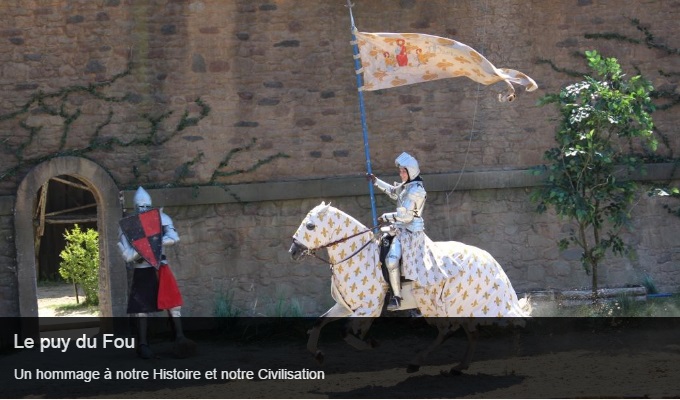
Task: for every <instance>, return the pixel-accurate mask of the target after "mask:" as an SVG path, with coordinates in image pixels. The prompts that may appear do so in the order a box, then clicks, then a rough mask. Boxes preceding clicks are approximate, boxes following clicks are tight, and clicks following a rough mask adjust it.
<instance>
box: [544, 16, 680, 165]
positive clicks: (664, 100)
mask: <svg viewBox="0 0 680 400" xmlns="http://www.w3.org/2000/svg"><path fill="white" fill-rule="evenodd" d="M629 21H630V23H631V24H632V25H633V26H635V28H636V29H637V31H638V32H640V33H641V35H642V37H641V38H635V37H630V36H626V35H622V34H620V33H617V32H599V33H585V34H584V35H583V36H584V37H585V38H586V39H593V40H615V41H619V42H623V43H625V44H627V45H640V46H646V47H647V48H649V49H656V50H659V51H663V52H665V53H666V54H668V55H672V56H680V49H677V48H673V47H669V46H668V45H666V44H665V43H664V40H658V39H657V38H656V37H655V36H654V35H653V34H652V32H651V30H650V28H648V27H647V26H645V25H644V24H642V23H641V22H640V20H638V19H636V18H631V19H629ZM572 55H573V56H575V57H580V58H583V59H585V54H583V53H581V52H574V53H573V54H572ZM536 63H537V64H546V65H549V66H550V67H551V68H552V69H553V70H554V71H556V72H559V73H563V74H565V75H567V76H570V77H577V78H581V77H583V76H584V75H586V73H585V72H580V71H576V70H572V69H568V68H563V67H560V66H558V65H555V63H554V62H553V61H551V60H547V59H538V60H536ZM637 72H638V74H640V71H639V70H638V71H637ZM658 73H659V75H661V76H664V77H667V78H668V77H674V76H680V71H666V70H663V69H659V70H658ZM650 96H651V97H652V98H653V99H656V100H657V102H656V104H655V108H656V110H657V111H665V110H669V109H671V108H673V107H676V106H677V105H678V104H680V93H678V92H676V91H675V88H671V89H668V88H655V89H654V90H653V91H652V92H651V93H650ZM654 130H655V133H656V135H657V136H658V137H659V139H660V142H661V143H662V144H664V146H666V148H668V151H669V152H670V157H669V158H665V159H663V160H660V159H659V160H650V161H657V162H658V161H669V160H674V157H673V149H671V148H670V141H669V139H668V136H667V135H666V134H665V133H664V132H661V131H660V130H659V129H658V128H656V127H655V129H654Z"/></svg>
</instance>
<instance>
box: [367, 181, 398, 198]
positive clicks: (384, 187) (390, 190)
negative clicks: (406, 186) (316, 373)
mask: <svg viewBox="0 0 680 400" xmlns="http://www.w3.org/2000/svg"><path fill="white" fill-rule="evenodd" d="M373 185H375V187H377V188H378V189H380V190H381V191H382V192H383V193H385V194H386V195H388V196H390V198H391V199H392V200H397V199H398V198H399V194H398V193H397V188H399V186H392V185H390V184H389V183H387V182H385V181H383V180H381V179H378V178H375V182H374V183H373Z"/></svg>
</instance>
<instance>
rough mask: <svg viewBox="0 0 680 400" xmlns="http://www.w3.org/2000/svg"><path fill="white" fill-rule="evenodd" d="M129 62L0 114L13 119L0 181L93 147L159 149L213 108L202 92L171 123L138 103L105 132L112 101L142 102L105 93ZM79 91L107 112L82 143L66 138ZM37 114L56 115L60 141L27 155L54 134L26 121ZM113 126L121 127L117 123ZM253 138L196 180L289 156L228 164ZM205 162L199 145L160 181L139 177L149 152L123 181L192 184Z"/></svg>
mask: <svg viewBox="0 0 680 400" xmlns="http://www.w3.org/2000/svg"><path fill="white" fill-rule="evenodd" d="M133 68H134V64H133V63H132V62H128V63H127V65H126V68H125V70H124V71H122V72H120V73H118V74H115V75H113V76H112V77H111V78H110V79H108V80H105V81H101V82H95V83H90V84H86V85H82V84H76V85H71V86H66V87H63V88H60V89H58V90H55V91H51V92H46V91H42V90H38V91H36V92H34V93H33V94H31V96H30V97H29V99H28V100H27V101H26V102H25V103H23V104H22V105H20V106H18V107H17V109H16V110H13V111H10V112H8V113H5V114H0V123H6V124H7V123H9V124H13V125H12V127H11V128H10V129H11V130H12V131H14V132H11V133H10V131H9V130H8V129H5V128H0V129H2V130H3V131H5V132H3V133H4V135H3V136H4V138H3V139H1V140H0V151H1V152H2V153H4V154H5V155H6V156H5V157H3V158H4V159H5V160H4V162H3V167H2V169H0V181H4V180H8V179H10V178H11V177H14V176H16V175H17V174H18V173H20V172H21V171H24V170H25V169H27V168H30V167H33V166H35V165H37V164H40V163H42V162H44V161H47V160H49V159H51V158H54V157H60V156H78V157H85V158H95V157H96V156H95V155H94V154H93V152H95V151H104V152H112V151H115V150H116V149H120V148H130V147H140V148H147V149H149V151H153V149H159V148H160V147H161V146H163V145H165V144H166V143H167V142H169V141H170V140H172V139H174V138H175V137H177V136H178V135H179V134H181V133H184V132H185V131H186V130H188V129H191V128H192V127H195V126H198V125H199V124H200V123H201V121H202V120H203V119H205V118H207V117H208V116H209V115H210V112H211V108H210V106H209V105H208V103H207V102H205V101H204V100H203V99H202V98H201V97H197V98H196V99H195V100H194V101H193V103H192V105H193V106H194V107H195V108H196V110H194V111H190V110H189V106H187V108H186V109H185V110H183V113H182V114H181V116H180V117H179V119H178V121H177V123H176V125H171V126H168V123H169V121H170V120H169V119H170V117H171V116H172V115H173V114H174V113H175V111H173V110H163V111H142V110H141V109H143V108H144V107H139V108H140V111H135V112H134V115H133V118H126V119H125V122H124V124H123V129H124V130H125V131H126V132H122V133H117V134H116V135H114V136H104V135H103V132H105V129H106V128H107V127H109V126H110V125H111V124H112V123H113V122H114V120H115V119H116V118H115V117H116V114H117V112H116V111H114V105H119V106H120V105H124V103H126V102H127V103H130V104H138V103H139V102H140V100H139V95H136V94H133V93H125V94H123V95H110V94H107V90H106V89H107V88H110V87H111V86H112V85H114V84H115V83H116V82H118V81H120V80H122V79H124V78H125V77H128V76H130V75H131V73H132V71H133ZM76 96H80V97H79V99H80V102H79V101H73V99H74V98H76ZM82 97H89V98H91V99H96V100H99V101H102V102H103V104H104V106H106V105H107V104H108V108H109V109H108V112H106V113H105V114H104V117H103V120H102V121H100V122H98V123H95V124H93V125H92V127H91V128H90V129H92V131H91V133H90V134H89V135H88V139H87V141H86V143H82V140H75V141H79V142H80V144H79V145H77V146H76V145H73V144H71V145H69V141H74V140H73V139H71V137H72V136H73V135H74V132H73V127H74V124H75V123H76V122H78V121H79V120H81V121H82V117H83V116H84V115H86V114H87V113H86V112H84V111H83V110H82V109H81V107H80V106H78V104H82ZM35 114H39V115H48V116H51V117H56V118H55V119H58V120H59V121H60V131H59V132H57V135H58V144H57V145H56V147H55V149H54V150H52V151H46V153H47V154H38V155H36V154H32V155H28V148H29V146H35V145H37V143H39V142H38V140H39V139H40V138H42V137H43V136H45V138H47V137H46V135H48V134H49V135H53V134H54V133H53V132H51V133H46V130H45V129H44V126H33V125H31V124H29V123H28V122H27V121H28V119H29V118H30V117H31V116H32V115H35ZM90 116H91V115H90ZM119 124H120V122H119ZM116 128H117V129H119V128H118V126H117V127H116ZM86 129H87V128H86ZM0 132H2V131H0ZM80 134H81V135H82V132H80ZM41 135H42V136H41ZM130 137H132V138H130ZM55 139H56V137H55ZM255 142H256V139H252V142H251V143H250V144H249V145H246V146H244V147H236V148H232V149H230V150H227V152H226V155H225V156H224V158H223V159H222V161H221V162H220V163H219V165H218V166H217V167H216V168H215V170H214V172H213V173H212V175H211V178H210V181H209V182H199V183H198V184H205V183H208V184H219V183H218V182H217V179H218V178H224V177H230V176H234V175H238V174H245V173H249V172H253V171H255V170H257V169H259V168H260V167H262V166H263V165H265V164H267V163H270V162H272V161H274V160H275V159H277V158H285V157H288V156H287V155H285V154H283V153H277V154H274V155H271V156H269V157H266V158H264V159H262V160H258V161H256V162H254V163H253V165H252V166H250V167H248V168H242V169H229V165H228V164H229V161H230V160H231V158H232V157H233V156H234V155H235V154H236V153H239V152H243V151H248V150H251V149H252V147H253V145H254V144H255ZM7 156H9V157H12V158H13V159H14V160H15V162H14V163H13V165H11V163H8V162H7V161H8V160H9V159H10V158H9V157H7ZM204 162H206V160H205V156H204V153H203V152H202V151H198V152H197V154H196V155H194V156H193V157H192V159H191V160H189V161H186V162H184V163H182V164H180V165H178V166H177V167H176V168H175V176H174V180H173V181H171V182H163V183H154V182H141V180H142V179H143V178H144V177H145V175H146V171H147V170H149V169H150V168H151V164H152V156H151V155H150V154H149V153H148V152H147V153H144V154H143V155H142V156H140V158H139V161H138V162H137V163H135V164H134V165H131V166H130V168H131V173H132V180H131V181H130V182H127V183H122V184H121V186H123V187H124V188H127V189H130V188H134V187H136V186H137V185H138V184H141V183H143V184H144V185H145V186H147V187H150V188H153V187H178V186H186V185H188V186H196V185H197V183H196V182H194V183H188V182H187V179H188V178H189V177H191V176H194V175H195V174H194V173H193V168H195V167H196V166H197V165H198V164H201V163H204Z"/></svg>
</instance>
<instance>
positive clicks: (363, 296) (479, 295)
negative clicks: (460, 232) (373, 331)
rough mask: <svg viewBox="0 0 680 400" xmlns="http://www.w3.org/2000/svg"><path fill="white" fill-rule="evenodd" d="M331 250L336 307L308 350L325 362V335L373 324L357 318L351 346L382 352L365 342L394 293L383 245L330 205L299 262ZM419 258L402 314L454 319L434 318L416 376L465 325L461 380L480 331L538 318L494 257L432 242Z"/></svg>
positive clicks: (306, 231)
mask: <svg viewBox="0 0 680 400" xmlns="http://www.w3.org/2000/svg"><path fill="white" fill-rule="evenodd" d="M324 248H325V249H326V250H327V251H328V260H327V262H328V263H330V267H331V296H332V297H333V299H334V300H335V301H336V304H335V305H334V306H333V307H331V308H330V309H329V310H328V311H327V312H326V313H324V314H323V315H321V317H319V319H318V320H317V321H316V323H315V324H314V327H313V328H312V329H310V331H309V340H308V342H307V349H308V350H309V351H310V352H311V353H312V354H314V355H315V358H316V359H317V361H319V362H323V358H324V355H323V352H322V351H321V350H319V349H318V347H317V345H318V341H319V334H320V332H321V328H323V326H324V325H326V324H327V323H329V322H331V321H334V320H337V319H340V318H346V317H369V318H353V319H352V322H351V324H350V326H349V327H347V330H346V332H345V341H347V342H348V343H349V344H351V345H352V346H354V347H355V348H358V349H368V348H372V347H373V346H374V343H373V342H372V341H367V340H365V339H364V338H365V335H366V333H367V331H368V328H369V327H370V325H371V323H372V321H373V318H374V317H378V316H380V314H381V313H382V311H383V306H384V302H385V297H386V294H387V291H388V288H389V285H388V283H387V281H386V280H385V278H384V276H383V274H382V269H381V265H380V260H379V257H380V256H379V244H378V240H376V238H375V236H374V234H373V232H372V230H371V228H367V227H366V226H364V225H362V224H361V223H360V222H359V221H357V220H356V219H355V218H353V217H351V216H350V215H348V214H346V213H344V212H342V211H340V210H338V209H337V208H335V207H331V205H330V204H325V203H323V202H322V203H321V204H320V205H318V206H316V207H314V208H313V209H312V210H311V211H310V212H309V213H308V214H307V216H306V217H305V219H304V220H303V221H302V223H301V224H300V227H299V228H298V229H297V231H296V232H295V234H294V235H293V244H292V246H291V248H290V250H289V252H290V254H291V257H292V258H293V260H299V259H300V258H302V256H304V255H310V254H311V255H315V256H316V257H317V258H320V259H322V260H323V258H321V257H319V256H318V255H316V254H315V251H317V250H320V249H324ZM411 256H413V254H412V255H411ZM415 256H416V257H417V258H418V259H419V260H420V262H417V263H415V264H416V265H415V266H413V265H412V266H410V267H409V268H406V269H408V270H407V271H402V274H403V275H404V276H405V277H406V278H407V279H410V280H411V282H407V283H408V284H404V286H403V288H402V295H403V298H404V299H403V301H402V309H413V308H417V309H418V310H419V311H420V312H421V313H422V315H423V316H424V317H446V318H427V321H428V323H430V324H432V325H435V326H436V327H437V328H438V331H439V333H438V335H437V338H436V339H435V341H434V342H433V343H432V344H431V345H430V346H429V347H427V348H426V349H425V350H423V351H422V352H421V353H419V354H417V355H416V356H415V358H414V359H413V360H412V361H411V362H410V363H409V366H408V369H407V371H408V372H415V371H417V370H418V369H419V368H420V365H422V362H423V360H424V359H425V357H426V356H427V355H428V354H429V353H430V352H431V351H433V350H434V349H435V348H437V347H438V346H439V345H440V344H442V343H443V342H444V341H445V340H446V339H448V338H449V337H451V336H452V333H453V332H454V331H455V330H457V329H458V328H459V327H461V326H462V327H463V329H464V330H465V332H466V334H467V336H468V347H467V350H466V351H465V355H464V357H463V360H462V361H461V362H460V364H458V365H457V366H454V367H453V368H452V369H451V370H450V373H451V374H459V373H460V372H461V371H462V370H465V369H467V368H468V367H469V365H470V361H471V360H472V355H473V353H474V349H475V345H476V342H477V338H478V335H479V334H478V330H477V329H476V328H477V325H480V324H489V323H501V322H508V319H506V318H505V317H520V318H525V317H528V316H529V315H530V312H531V307H530V305H529V302H528V301H527V299H520V300H518V299H517V294H516V293H515V291H514V290H513V288H512V285H511V284H510V281H509V280H508V277H507V275H506V274H505V272H504V271H503V269H502V268H501V266H500V265H499V264H498V263H497V262H496V260H494V259H493V257H491V255H490V254H489V253H487V252H486V251H484V250H481V249H479V248H477V247H473V246H468V245H465V244H463V243H459V242H436V243H435V242H432V241H431V240H430V239H429V238H427V237H426V238H425V246H424V248H423V249H422V250H421V251H418V252H417V254H415ZM404 257H406V254H405V255H404ZM501 318H503V320H501Z"/></svg>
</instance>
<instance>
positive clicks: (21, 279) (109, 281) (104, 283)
mask: <svg viewBox="0 0 680 400" xmlns="http://www.w3.org/2000/svg"><path fill="white" fill-rule="evenodd" d="M60 175H71V176H74V177H77V178H78V179H80V180H82V181H83V182H85V184H86V185H87V186H88V189H89V190H90V191H91V192H92V193H93V194H94V197H95V199H96V202H97V226H98V231H99V262H100V263H99V265H100V267H99V309H100V316H101V317H120V316H125V315H126V314H125V311H126V310H125V304H126V301H125V298H126V292H127V273H126V270H125V268H123V265H125V263H124V261H123V259H122V258H121V256H120V254H119V253H118V251H116V242H117V240H118V221H119V220H120V219H121V217H122V206H121V202H120V201H121V200H120V196H119V191H118V187H117V186H116V184H115V182H114V181H113V179H112V178H111V176H110V175H109V174H108V173H107V172H106V171H105V170H104V169H103V168H102V167H100V166H99V165H97V164H96V163H94V162H92V161H90V160H87V159H84V158H79V157H57V158H53V159H51V160H49V161H46V162H44V163H42V164H39V165H37V166H36V167H35V168H33V169H32V170H31V171H30V172H29V173H28V174H27V175H26V177H24V179H23V180H22V181H21V184H20V185H19V189H18V190H17V196H16V204H15V207H14V232H15V245H16V250H17V271H18V274H17V275H18V284H19V285H18V291H19V315H20V316H21V317H37V316H38V301H37V284H36V278H37V277H36V268H35V246H34V239H35V238H34V229H33V218H34V216H33V212H34V210H35V207H36V201H37V196H36V195H37V193H38V189H40V187H41V186H42V185H43V184H44V183H45V182H47V181H48V180H49V179H51V178H53V177H56V176H60Z"/></svg>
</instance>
